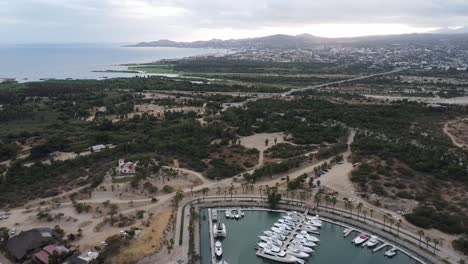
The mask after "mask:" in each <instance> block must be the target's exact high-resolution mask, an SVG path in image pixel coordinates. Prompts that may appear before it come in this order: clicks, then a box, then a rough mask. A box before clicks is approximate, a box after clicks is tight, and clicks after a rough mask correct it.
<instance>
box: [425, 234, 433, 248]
mask: <svg viewBox="0 0 468 264" xmlns="http://www.w3.org/2000/svg"><path fill="white" fill-rule="evenodd" d="M431 241H432V239H431V238H430V237H429V236H427V237H426V249H429V242H431Z"/></svg>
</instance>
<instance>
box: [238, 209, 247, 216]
mask: <svg viewBox="0 0 468 264" xmlns="http://www.w3.org/2000/svg"><path fill="white" fill-rule="evenodd" d="M238 211H239V214H240V216H241V217H244V216H245V215H244V211H242V210H241V209H240V208H239V210H238Z"/></svg>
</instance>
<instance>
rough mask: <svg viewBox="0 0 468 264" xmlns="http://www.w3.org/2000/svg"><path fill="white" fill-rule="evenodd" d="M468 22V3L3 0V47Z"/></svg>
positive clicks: (401, 29)
mask: <svg viewBox="0 0 468 264" xmlns="http://www.w3.org/2000/svg"><path fill="white" fill-rule="evenodd" d="M464 25H468V0H0V44H1V43H67V42H90V43H96V42H118V43H133V42H139V41H152V40H158V39H172V40H177V41H192V40H207V39H212V38H219V39H231V38H246V37H258V36H265V35H271V34H291V35H296V34H302V33H309V34H313V35H317V36H322V37H353V36H365V35H379V34H405V33H423V32H431V31H435V30H440V29H446V28H451V29H457V28H461V27H464Z"/></svg>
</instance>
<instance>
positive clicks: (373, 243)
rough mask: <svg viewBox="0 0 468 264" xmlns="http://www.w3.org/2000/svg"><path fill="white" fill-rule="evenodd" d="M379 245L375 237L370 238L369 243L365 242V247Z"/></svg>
mask: <svg viewBox="0 0 468 264" xmlns="http://www.w3.org/2000/svg"><path fill="white" fill-rule="evenodd" d="M378 243H379V238H378V237H377V236H371V237H370V239H369V241H367V243H366V244H367V245H366V246H367V247H375V246H376V245H377V244H378Z"/></svg>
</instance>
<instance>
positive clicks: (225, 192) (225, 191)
mask: <svg viewBox="0 0 468 264" xmlns="http://www.w3.org/2000/svg"><path fill="white" fill-rule="evenodd" d="M223 191H224V201H226V195H227V192H228V190H227V189H226V188H224V190H223Z"/></svg>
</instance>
